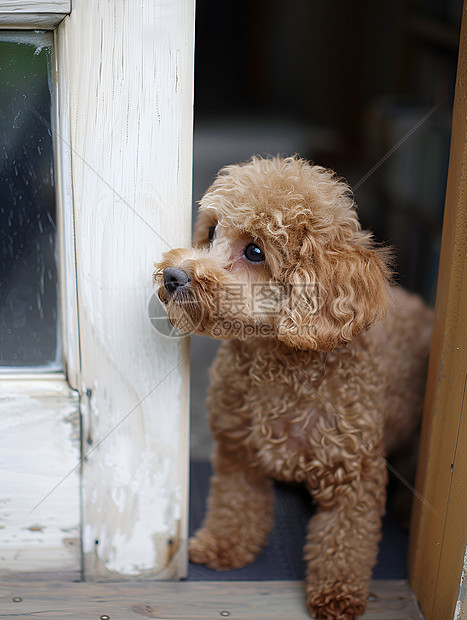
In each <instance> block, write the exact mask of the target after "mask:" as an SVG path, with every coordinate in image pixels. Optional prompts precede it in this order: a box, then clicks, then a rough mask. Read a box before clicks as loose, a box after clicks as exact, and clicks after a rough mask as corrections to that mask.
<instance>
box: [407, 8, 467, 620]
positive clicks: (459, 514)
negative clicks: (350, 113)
mask: <svg viewBox="0 0 467 620" xmlns="http://www.w3.org/2000/svg"><path fill="white" fill-rule="evenodd" d="M466 11H467V7H466V6H464V8H463V13H462V27H461V35H460V44H459V60H458V67H457V82H456V90H455V99H454V107H453V117H452V133H451V151H450V159H449V173H448V181H447V190H446V203H445V212H444V221H443V234H442V243H441V258H440V266H439V273H438V289H437V295H436V307H435V322H434V332H433V340H432V346H431V353H430V363H429V369H428V377H427V388H426V398H425V408H424V415H423V425H422V435H421V445H420V454H419V460H418V472H417V482H416V488H417V491H418V493H419V494H420V496H421V497H423V498H424V500H425V502H421V501H420V500H418V499H416V498H414V510H413V515H412V523H411V538H410V553H409V583H410V585H411V587H412V589H413V590H414V592H415V594H416V596H417V598H418V600H419V602H420V605H421V607H422V610H423V612H424V614H425V616H426V618H427V619H428V620H430V619H432V620H436V619H438V618H461V617H465V616H464V615H462V614H465V613H466V610H467V592H466V586H465V584H466V582H467V579H466V577H467V575H466V570H467V562H466V559H467V552H466V549H467V547H466V545H467V527H466V515H467V398H466V384H467V92H466V88H465V80H466V75H467V12H466Z"/></svg>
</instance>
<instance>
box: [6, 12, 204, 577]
mask: <svg viewBox="0 0 467 620" xmlns="http://www.w3.org/2000/svg"><path fill="white" fill-rule="evenodd" d="M32 4H37V5H40V6H41V9H40V10H42V11H44V13H46V14H47V15H50V14H51V13H53V11H52V10H51V4H53V3H32ZM46 4H47V6H45V5H46ZM58 4H59V5H60V6H59V7H57V11H56V14H60V15H61V17H60V20H61V21H60V20H58V18H56V17H54V18H53V19H50V20H49V23H48V24H46V25H47V27H50V28H55V26H56V22H57V21H59V23H58V26H57V27H56V28H55V30H54V69H55V76H54V77H55V91H56V98H55V118H56V122H55V126H54V127H51V131H53V134H54V138H55V154H56V172H55V177H56V186H57V196H58V214H59V234H58V238H59V248H60V252H59V267H60V300H61V327H62V344H63V363H62V369H63V370H62V372H61V374H60V375H57V374H55V375H54V377H51V376H49V375H47V374H42V375H40V376H39V375H37V376H34V377H31V376H19V375H17V376H15V378H12V377H11V376H10V375H6V374H5V375H2V376H1V379H0V388H1V390H2V394H3V395H4V398H3V400H2V405H3V410H4V415H2V413H1V412H0V428H1V427H3V430H2V431H0V432H1V437H2V438H4V437H5V431H6V433H7V435H8V433H10V435H9V438H7V439H5V440H4V443H6V444H7V446H8V447H7V448H6V452H4V453H3V454H5V455H6V457H5V458H3V454H2V453H0V455H1V456H2V461H1V463H2V472H0V473H1V475H2V478H3V479H6V480H8V477H10V478H11V479H12V480H13V481H14V482H12V483H11V484H10V486H9V489H10V490H9V492H8V493H7V497H6V499H7V501H9V502H10V504H11V502H12V503H13V504H14V505H15V506H17V508H16V509H15V510H16V512H15V514H14V515H13V513H12V511H11V508H10V509H7V508H6V509H5V511H4V513H3V515H2V523H1V525H2V526H3V529H2V530H0V545H1V547H2V549H3V547H4V543H5V542H6V541H7V540H8V541H9V542H8V544H10V547H9V548H10V549H11V553H10V554H9V556H8V557H6V556H5V557H3V556H4V554H3V553H0V570H1V571H14V572H15V573H18V572H21V571H29V570H30V571H44V570H46V569H47V568H49V569H52V568H53V569H54V570H55V571H57V570H58V571H68V572H71V573H73V572H76V571H79V572H80V571H81V570H84V577H85V578H86V579H107V578H111V579H115V578H132V577H135V578H139V579H141V577H144V576H147V577H148V578H155V577H156V578H178V577H181V576H183V575H184V574H185V572H186V562H187V554H186V540H187V496H188V394H189V385H188V354H189V353H188V343H187V340H185V339H177V340H173V339H169V338H165V337H163V336H161V335H159V334H158V333H157V332H156V331H154V330H153V329H152V327H151V325H150V321H149V318H148V314H147V306H148V302H149V299H150V297H151V295H152V292H153V291H152V283H151V272H152V264H153V261H154V260H156V259H158V258H159V257H160V255H161V253H162V252H163V251H164V250H167V249H169V248H170V247H175V246H179V245H180V244H187V243H189V239H190V220H191V215H190V214H191V157H192V155H191V146H192V102H193V79H192V78H193V35H194V3H193V0H169V1H166V0H157V1H150V0H134V1H132V2H122V1H121V0H107V1H106V2H99V3H97V2H94V1H92V0H74V2H73V6H72V10H70V9H69V8H68V10H65V9H66V7H65V9H64V7H63V3H62V2H60V3H58ZM20 5H21V6H20ZM18 7H20V8H18ZM24 8H25V3H16V2H2V1H0V19H2V20H3V21H2V22H0V29H1V28H2V27H6V24H7V23H8V24H9V26H8V27H14V18H15V17H16V18H17V19H18V20H19V19H21V20H22V22H21V23H27V25H28V27H31V28H33V27H35V26H34V23H35V22H34V15H31V14H32V13H33V11H32V9H31V8H30V7H29V9H30V10H29V13H28V16H27V20H26V22H25V16H24V13H26V11H23V14H22V15H20V17H18V11H21V10H22V9H24ZM63 13H66V14H67V15H66V16H65V17H64V18H63V19H62V15H63ZM6 14H8V19H7V18H5V17H4V15H6ZM15 14H16V15H15ZM36 15H37V13H36ZM42 17H43V16H42ZM41 19H42V18H41ZM17 23H18V22H17ZM40 23H44V21H42V22H40ZM12 24H13V26H12ZM47 390H48V391H47ZM50 392H52V395H53V396H50ZM31 394H32V395H35V396H34V398H36V401H37V402H39V403H40V404H39V405H37V406H35V407H36V409H33V408H30V407H29V406H27V405H26V404H25V401H24V399H25V398H30V397H31ZM53 398H55V400H53ZM41 399H42V400H41ZM44 399H45V400H44ZM45 401H47V402H46V404H45V405H43V404H41V403H42V402H45ZM44 409H45V410H46V414H45V413H42V417H43V418H44V419H46V418H47V420H48V422H47V424H49V426H48V427H45V426H43V425H42V422H41V421H40V420H41V418H40V417H39V414H38V413H37V411H39V410H40V411H42V412H43V410H44ZM11 419H14V420H15V421H16V430H15V431H14V433H13V431H11V429H10V426H9V424H10V422H8V420H10V421H11ZM47 428H48V429H49V430H47ZM39 429H42V430H41V432H40V431H39ZM57 429H59V430H60V429H62V430H60V433H61V434H60V437H59V439H57V437H56V436H55V435H57ZM52 437H53V440H52ZM79 440H81V453H80V451H79V449H78V441H79ZM16 446H18V449H17V448H16ZM3 450H5V447H3ZM36 450H39V451H42V452H43V453H44V454H46V455H47V459H48V461H49V462H50V466H48V468H47V476H48V477H47V479H45V478H44V481H43V482H42V483H41V485H38V484H37V482H36V481H35V478H34V476H35V473H36V465H35V461H34V459H33V458H31V453H33V452H34V451H36ZM10 453H11V458H10ZM5 463H6V465H5ZM15 484H17V485H19V486H20V487H21V489H24V493H22V496H21V502H19V499H18V496H16V495H15V493H16V491H15V489H14V488H13V487H14V485H15ZM0 494H1V495H4V491H3V489H2V491H1V492H0ZM10 496H11V497H10ZM80 498H81V499H80ZM80 502H81V505H80ZM38 503H39V506H38V507H37V508H35V506H36V505H37V504H38ZM0 506H1V504H0ZM29 507H31V508H30V510H32V513H31V514H29V516H28V517H27V518H26V517H24V519H23V520H20V513H21V515H22V514H23V513H24V512H25V511H26V510H27V509H28V508H29ZM34 508H35V509H34ZM80 513H81V514H82V518H80ZM65 515H69V516H67V517H66V518H65ZM52 524H55V526H54V527H55V528H56V530H57V531H55V530H53V528H52ZM52 530H53V531H54V532H55V537H54V538H53V537H52V536H50V540H51V543H50V545H49V546H48V551H47V553H45V552H44V545H43V542H40V541H39V534H38V532H42V534H43V535H44V536H43V538H44V537H45V538H47V536H46V534H49V533H50V534H51V533H52ZM65 530H66V531H65ZM57 532H59V533H57ZM12 537H13V538H12ZM32 538H35V542H33V541H32ZM52 538H53V540H52ZM12 541H16V542H12ZM33 548H34V550H35V551H34V554H33V556H34V557H32V556H31V549H33ZM64 549H65V551H64ZM81 551H82V553H81Z"/></svg>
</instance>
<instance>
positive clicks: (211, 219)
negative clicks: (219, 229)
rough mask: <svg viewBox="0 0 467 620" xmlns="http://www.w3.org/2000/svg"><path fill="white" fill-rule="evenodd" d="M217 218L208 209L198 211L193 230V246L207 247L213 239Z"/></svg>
mask: <svg viewBox="0 0 467 620" xmlns="http://www.w3.org/2000/svg"><path fill="white" fill-rule="evenodd" d="M216 224H217V220H216V218H215V216H214V215H213V214H212V213H211V212H209V211H201V210H200V211H198V215H197V218H196V224H195V230H194V232H193V246H194V247H195V248H207V247H209V244H210V243H211V241H212V240H213V237H214V234H215V229H216Z"/></svg>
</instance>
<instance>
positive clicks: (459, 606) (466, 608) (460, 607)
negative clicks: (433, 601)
mask: <svg viewBox="0 0 467 620" xmlns="http://www.w3.org/2000/svg"><path fill="white" fill-rule="evenodd" d="M466 618H467V546H466V548H465V552H464V562H463V564H462V573H461V582H460V585H459V596H458V598H457V603H456V609H455V611H454V619H453V620H466Z"/></svg>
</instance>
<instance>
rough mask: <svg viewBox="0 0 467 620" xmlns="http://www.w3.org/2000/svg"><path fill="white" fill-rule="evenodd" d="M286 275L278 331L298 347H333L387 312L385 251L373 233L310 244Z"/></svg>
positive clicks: (387, 257) (282, 337) (387, 270)
mask: <svg viewBox="0 0 467 620" xmlns="http://www.w3.org/2000/svg"><path fill="white" fill-rule="evenodd" d="M309 250H310V252H309V254H310V258H307V259H304V260H301V262H300V264H299V265H297V267H295V268H294V269H293V271H292V273H291V274H290V275H289V277H288V279H287V281H288V285H289V294H288V296H287V298H286V303H285V305H284V307H283V310H282V314H281V318H280V321H279V325H278V337H279V339H280V340H282V341H283V342H284V343H285V344H287V345H288V346H290V347H293V348H296V349H305V350H306V349H314V350H318V351H331V350H332V349H334V348H336V347H338V346H341V345H343V344H345V343H347V342H350V341H351V340H352V338H353V337H354V336H357V335H358V334H361V333H362V332H364V331H366V330H367V329H368V328H369V327H371V325H372V324H373V323H375V322H376V321H378V320H380V319H381V318H383V317H384V315H385V314H386V311H387V309H388V305H389V303H390V301H389V300H390V286H389V281H390V278H391V271H390V268H389V261H390V258H389V253H388V252H387V251H385V250H383V249H379V248H376V247H374V244H373V243H372V241H371V235H369V234H367V233H360V234H359V236H358V237H354V239H353V240H352V241H347V242H340V243H334V244H332V246H331V247H327V248H321V249H320V248H318V247H314V248H312V247H311V243H310V248H309Z"/></svg>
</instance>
